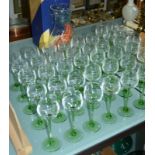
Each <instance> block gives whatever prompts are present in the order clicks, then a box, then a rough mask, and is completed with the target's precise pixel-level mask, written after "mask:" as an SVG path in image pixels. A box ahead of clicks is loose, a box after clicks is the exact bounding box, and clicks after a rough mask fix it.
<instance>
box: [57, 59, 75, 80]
mask: <svg viewBox="0 0 155 155" xmlns="http://www.w3.org/2000/svg"><path fill="white" fill-rule="evenodd" d="M72 70H73V64H72V62H71V61H70V60H69V59H66V58H65V59H62V60H60V61H59V62H58V63H57V71H58V74H59V75H60V76H61V77H62V78H63V79H65V80H66V79H67V76H68V73H70V72H71V71H72Z"/></svg>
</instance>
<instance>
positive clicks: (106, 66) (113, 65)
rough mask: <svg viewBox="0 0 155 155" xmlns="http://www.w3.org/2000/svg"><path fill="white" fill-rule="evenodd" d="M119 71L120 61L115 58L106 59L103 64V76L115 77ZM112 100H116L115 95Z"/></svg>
mask: <svg viewBox="0 0 155 155" xmlns="http://www.w3.org/2000/svg"><path fill="white" fill-rule="evenodd" d="M118 70H119V61H118V60H117V59H115V58H106V59H105V61H104V62H103V64H102V71H103V74H105V76H107V75H115V74H116V73H117V72H118ZM104 96H106V95H104ZM104 99H105V98H104ZM112 100H115V95H112Z"/></svg>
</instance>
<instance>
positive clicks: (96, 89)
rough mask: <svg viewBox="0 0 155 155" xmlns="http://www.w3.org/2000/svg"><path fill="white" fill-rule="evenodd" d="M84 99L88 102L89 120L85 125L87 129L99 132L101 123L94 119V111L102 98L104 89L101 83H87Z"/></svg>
mask: <svg viewBox="0 0 155 155" xmlns="http://www.w3.org/2000/svg"><path fill="white" fill-rule="evenodd" d="M84 99H85V102H86V104H87V110H88V117H89V120H88V121H86V122H84V124H83V127H84V129H85V130H86V131H91V132H97V131H99V130H100V129H101V125H100V124H99V123H98V122H97V121H95V120H94V118H93V112H94V107H95V105H96V104H97V105H99V104H98V103H99V102H100V101H101V99H102V89H101V87H100V84H99V83H95V82H94V83H87V84H86V86H85V89H84Z"/></svg>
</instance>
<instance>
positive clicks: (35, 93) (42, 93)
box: [24, 82, 47, 130]
mask: <svg viewBox="0 0 155 155" xmlns="http://www.w3.org/2000/svg"><path fill="white" fill-rule="evenodd" d="M46 94H47V88H46V86H45V85H44V84H42V83H39V82H36V83H33V84H29V85H28V86H27V96H28V98H29V102H28V105H27V106H26V107H25V108H24V112H25V113H26V114H36V107H37V104H38V103H39V101H40V100H41V99H42V98H45V97H46ZM32 127H33V128H34V129H37V130H41V129H44V128H45V121H44V120H43V119H42V118H41V117H38V115H37V117H36V119H34V120H33V122H32Z"/></svg>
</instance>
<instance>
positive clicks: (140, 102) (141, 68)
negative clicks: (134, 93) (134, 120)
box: [134, 63, 145, 110]
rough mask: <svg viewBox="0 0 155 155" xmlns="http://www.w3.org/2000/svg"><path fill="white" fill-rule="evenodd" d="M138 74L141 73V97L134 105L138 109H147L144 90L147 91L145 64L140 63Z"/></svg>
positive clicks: (139, 84) (139, 85)
mask: <svg viewBox="0 0 155 155" xmlns="http://www.w3.org/2000/svg"><path fill="white" fill-rule="evenodd" d="M138 75H139V83H138V88H139V89H140V91H141V92H140V94H139V99H137V100H135V101H134V106H135V107H136V108H138V109H143V110H144V109H145V97H144V91H145V64H144V63H140V65H139V69H138Z"/></svg>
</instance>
